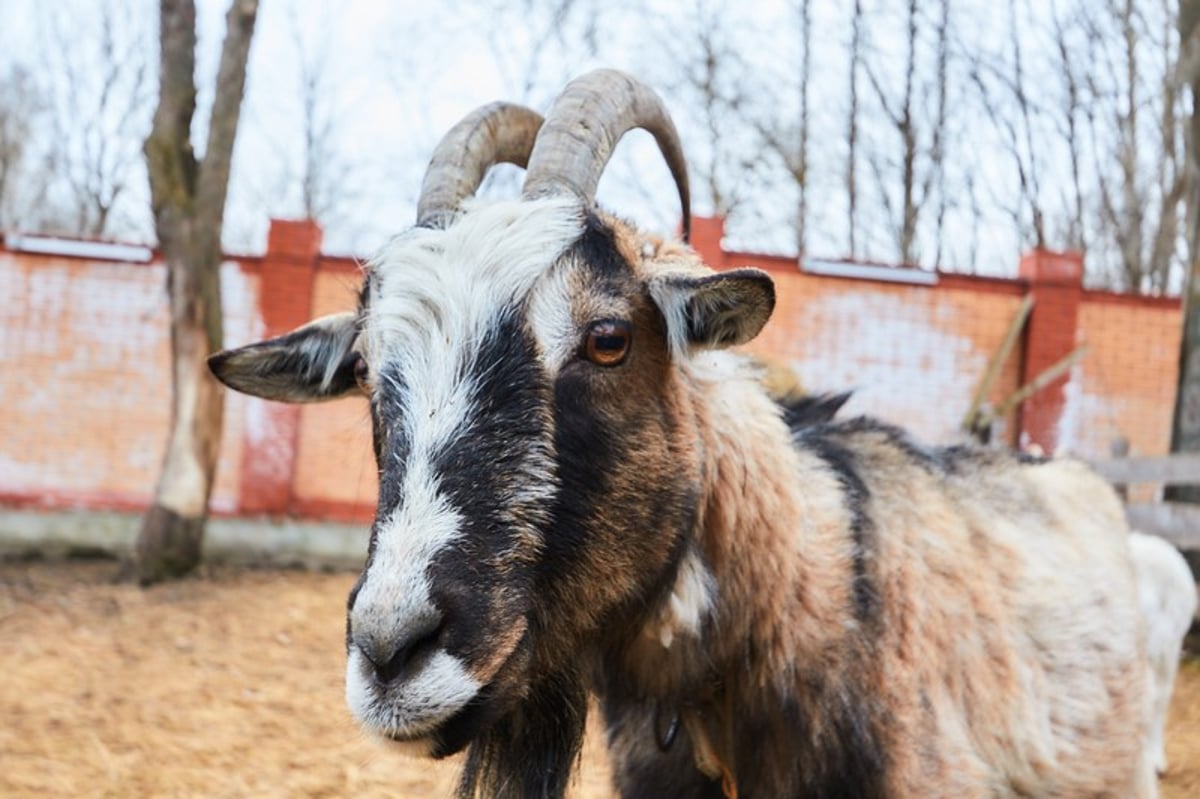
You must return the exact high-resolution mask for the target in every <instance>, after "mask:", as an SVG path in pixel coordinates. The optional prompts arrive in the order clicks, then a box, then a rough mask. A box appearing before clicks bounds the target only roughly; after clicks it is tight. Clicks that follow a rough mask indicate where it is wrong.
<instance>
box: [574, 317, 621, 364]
mask: <svg viewBox="0 0 1200 799" xmlns="http://www.w3.org/2000/svg"><path fill="white" fill-rule="evenodd" d="M630 337H631V331H630V329H629V323H628V322H622V321H619V320H607V321H604V322H593V323H592V326H591V327H589V328H588V332H587V338H586V339H585V341H584V346H583V351H584V355H585V356H587V359H588V360H589V361H591V362H592V363H594V364H596V365H597V366H617V365H619V364H620V363H622V362H623V361H624V360H625V356H626V355H628V354H629V340H630Z"/></svg>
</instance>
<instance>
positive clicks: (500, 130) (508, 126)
mask: <svg viewBox="0 0 1200 799" xmlns="http://www.w3.org/2000/svg"><path fill="white" fill-rule="evenodd" d="M541 126H542V115H541V114H539V113H538V112H536V111H534V110H532V109H529V108H526V107H525V106H522V105H514V104H512V103H489V104H488V105H485V106H481V107H480V108H477V109H475V110H474V111H472V112H471V113H470V114H468V115H467V116H466V117H464V118H463V119H462V120H461V121H460V122H459V123H458V124H457V125H455V126H454V127H452V128H450V130H449V132H448V133H446V135H445V136H443V137H442V140H441V141H440V142H439V143H438V146H437V148H436V149H435V150H434V151H433V158H431V159H430V161H429V168H428V169H426V170H425V179H424V180H422V181H421V198H420V199H419V200H417V225H418V227H438V228H441V227H446V226H447V225H448V224H450V220H452V219H453V218H454V215H455V214H456V213H458V207H459V204H460V203H461V202H462V201H463V200H464V199H466V198H467V197H470V196H471V195H473V194H474V193H475V191H476V189H478V188H479V184H480V183H482V182H483V176H484V175H485V174H487V171H488V170H489V169H490V168H492V167H493V166H495V165H496V164H499V163H501V162H505V163H510V164H516V165H517V166H520V167H523V166H525V164H526V163H527V162H528V161H529V153H530V151H531V150H532V149H533V143H534V140H535V139H536V138H537V133H538V129H539V128H541Z"/></svg>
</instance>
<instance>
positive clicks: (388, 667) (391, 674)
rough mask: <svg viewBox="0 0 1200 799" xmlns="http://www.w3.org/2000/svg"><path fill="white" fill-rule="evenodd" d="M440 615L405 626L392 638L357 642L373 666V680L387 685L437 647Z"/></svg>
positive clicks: (440, 621) (440, 631) (440, 633)
mask: <svg viewBox="0 0 1200 799" xmlns="http://www.w3.org/2000/svg"><path fill="white" fill-rule="evenodd" d="M444 626H445V625H444V623H443V620H442V618H441V616H440V615H439V616H437V617H433V618H430V619H428V620H427V621H425V622H423V623H420V624H417V625H414V626H412V627H409V628H407V629H405V630H404V631H403V632H402V633H401V634H400V635H399V636H398V637H397V639H396V640H395V641H391V642H382V641H380V642H378V643H377V644H376V645H374V646H371V645H363V644H361V643H360V644H359V649H360V650H361V651H362V653H363V656H364V657H365V658H366V659H367V660H368V661H369V662H370V663H371V666H372V668H373V669H374V676H375V681H376V682H378V683H379V684H380V685H388V684H390V683H392V682H395V681H396V680H397V679H399V678H400V677H402V676H404V674H405V672H408V671H411V670H412V667H414V666H417V665H420V663H421V662H422V661H423V660H424V659H425V658H426V657H427V656H428V655H430V654H431V653H432V652H433V650H434V649H435V648H436V647H437V643H438V640H439V639H440V638H441V635H442V629H443V627H444Z"/></svg>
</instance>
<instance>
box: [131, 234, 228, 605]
mask: <svg viewBox="0 0 1200 799" xmlns="http://www.w3.org/2000/svg"><path fill="white" fill-rule="evenodd" d="M203 238H205V237H203V236H183V237H181V239H182V240H181V241H172V242H171V244H170V245H167V246H165V247H164V254H165V257H166V261H167V294H168V298H169V302H170V308H171V432H170V436H169V438H168V440H167V452H166V456H165V458H164V459H163V467H162V473H161V475H160V476H159V481H158V487H157V489H156V490H155V496H154V504H153V505H152V506H151V507H150V510H149V511H148V512H147V514H146V516H145V519H144V520H143V522H142V529H141V533H140V535H139V536H138V541H137V551H136V553H135V554H136V563H137V565H138V580H139V581H140V582H142V583H144V584H145V583H152V582H158V581H160V580H165V579H170V578H173V577H178V576H181V575H184V574H187V573H188V572H190V571H191V570H192V569H194V568H195V567H196V566H197V565H198V564H199V563H200V558H201V548H202V543H203V539H204V524H205V521H206V519H207V517H208V501H209V498H210V496H211V495H212V483H213V474H214V472H215V470H216V464H217V455H218V452H219V448H220V441H221V430H222V426H223V421H224V402H223V399H224V394H223V392H222V390H221V388H220V384H219V383H217V381H216V379H215V378H213V376H212V374H211V373H210V372H209V369H208V365H207V362H206V361H207V357H208V355H209V354H210V353H213V352H216V351H217V350H218V349H220V347H221V340H222V319H221V297H220V283H219V281H220V251H219V247H213V246H212V245H211V244H207V243H206V242H204V241H202V240H201V241H197V239H203Z"/></svg>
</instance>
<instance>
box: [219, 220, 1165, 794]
mask: <svg viewBox="0 0 1200 799" xmlns="http://www.w3.org/2000/svg"><path fill="white" fill-rule="evenodd" d="M368 282H369V286H368V289H367V290H366V291H364V295H363V307H362V308H361V309H360V312H359V314H358V317H357V319H342V320H340V321H338V320H330V321H327V322H325V323H322V324H320V325H314V326H311V327H310V328H307V329H306V330H307V332H301V333H300V334H293V337H292V338H287V337H284V338H283V339H281V340H279V341H277V342H275V343H268V344H265V345H258V346H257V347H250V348H244V349H242V350H240V351H238V352H237V353H233V354H230V353H226V354H223V355H219V356H217V357H216V358H214V360H213V366H214V369H215V370H216V371H217V373H218V375H219V376H220V377H221V378H222V379H223V380H226V381H227V382H229V383H230V384H231V385H234V386H236V387H239V388H241V389H243V390H247V391H251V392H258V393H262V394H265V395H267V396H275V397H284V398H288V399H295V398H297V397H304V396H307V397H308V398H314V399H315V398H320V397H322V396H325V395H326V394H325V393H323V392H326V391H327V387H328V386H343V385H350V384H352V382H353V381H352V380H348V379H347V377H346V374H347V373H348V372H353V373H354V374H355V375H359V376H360V378H361V379H360V380H359V383H360V384H361V385H362V386H363V390H364V391H365V392H366V393H368V395H369V396H370V398H371V411H372V420H373V427H374V431H375V446H376V454H377V458H378V461H379V469H380V498H379V510H378V512H377V517H376V522H375V525H374V527H373V530H372V538H371V546H370V552H369V554H368V558H367V564H366V567H365V569H364V573H363V576H362V578H361V579H360V581H359V583H358V585H357V586H356V587H355V589H354V591H353V592H352V594H351V597H350V601H349V609H348V623H347V650H348V653H349V658H348V666H347V699H348V701H349V703H350V706H351V709H352V711H353V712H354V713H355V715H356V716H357V717H358V718H359V720H360V722H361V723H362V724H363V725H364V726H365V727H367V728H368V729H370V730H373V731H375V732H376V733H378V734H381V735H384V736H387V737H390V738H393V739H396V740H398V741H401V742H404V743H405V744H406V745H409V746H417V747H420V748H422V749H423V750H424V751H427V752H429V753H431V754H433V755H435V756H444V755H447V754H450V753H452V752H455V751H459V750H461V749H463V748H467V749H468V753H467V760H466V767H465V769H464V773H463V779H462V784H461V788H460V792H461V793H462V794H463V795H465V796H470V795H476V794H483V795H487V796H498V797H528V796H561V795H562V794H563V792H564V790H565V787H566V784H567V781H568V777H569V774H570V772H571V769H572V767H573V766H574V764H575V762H576V759H577V754H578V751H579V744H580V741H581V738H582V734H583V728H584V718H585V716H586V713H587V701H586V697H587V692H588V691H589V690H591V691H594V692H595V693H596V694H597V695H598V696H599V698H600V701H601V704H602V707H603V710H604V713H605V716H606V720H607V723H608V736H609V741H610V745H611V750H612V754H613V762H614V770H615V779H616V782H617V785H618V788H619V789H620V791H621V793H622V795H623V796H625V797H659V796H671V797H716V796H720V795H721V793H722V791H723V788H722V785H721V781H720V780H718V779H714V777H721V778H724V780H725V782H726V783H727V785H726V788H729V789H730V790H732V789H733V788H734V786H736V790H737V791H738V792H739V794H740V795H741V796H743V797H812V798H813V799H817V798H818V797H819V798H821V799H828V798H829V797H848V798H849V797H854V798H855V799H872V798H873V797H911V798H912V799H918V798H919V799H931V798H936V797H948V798H950V799H961V797H977V796H991V797H1043V798H1045V799H1068V798H1070V797H1079V798H1080V799H1082V798H1083V797H1090V798H1092V799H1096V798H1098V797H1112V799H1118V798H1120V799H1127V798H1128V797H1136V798H1137V799H1145V798H1146V797H1151V796H1153V795H1154V793H1155V785H1154V773H1153V768H1152V765H1151V764H1150V762H1149V760H1148V759H1147V758H1146V757H1145V753H1144V747H1143V746H1142V743H1141V741H1140V733H1141V731H1142V730H1143V729H1145V725H1146V724H1147V723H1148V722H1147V719H1148V713H1149V700H1148V697H1147V696H1146V690H1147V687H1148V679H1147V676H1146V659H1145V652H1144V633H1143V629H1142V622H1141V619H1140V615H1139V612H1138V608H1137V603H1136V587H1135V581H1134V573H1133V566H1132V563H1131V556H1130V549H1129V546H1128V544H1127V541H1126V536H1127V533H1126V529H1125V525H1124V521H1123V515H1122V510H1121V507H1120V504H1119V502H1118V501H1117V498H1116V497H1115V495H1114V494H1113V492H1112V491H1111V490H1110V489H1109V487H1108V486H1107V485H1106V484H1105V483H1104V482H1103V481H1102V480H1100V479H1099V478H1098V477H1096V476H1095V475H1094V474H1092V473H1091V472H1090V471H1089V470H1088V469H1086V468H1085V467H1084V466H1082V465H1081V464H1079V463H1076V462H1072V461H1067V460H1054V461H1045V460H1039V459H1028V458H1020V457H1017V456H1013V455H1008V454H1003V453H998V452H993V451H986V450H981V449H976V448H971V447H950V448H944V449H928V448H925V447H922V446H920V445H918V444H916V443H914V442H913V441H912V440H910V439H909V438H908V437H907V436H906V435H905V434H904V433H903V432H901V431H899V430H897V429H895V428H893V427H890V426H887V425H884V424H881V423H879V422H875V421H872V420H868V419H861V418H857V419H850V420H847V421H831V417H832V415H833V413H834V411H836V410H837V408H838V407H839V406H840V404H841V402H842V401H843V400H842V399H841V398H838V397H834V398H828V399H825V400H821V401H817V402H815V403H809V404H807V405H805V404H804V403H798V402H794V401H788V400H781V401H776V400H775V399H773V398H772V397H771V395H770V394H769V393H768V391H767V388H766V387H765V386H764V383H763V380H762V377H763V374H762V370H761V368H757V367H756V366H755V364H753V363H752V362H750V361H748V360H747V359H746V358H744V357H740V356H737V355H733V354H730V353H728V352H723V351H721V349H722V348H724V347H726V346H728V345H730V344H740V343H744V342H745V341H747V340H749V339H751V338H752V337H753V336H754V335H756V334H757V333H758V331H759V330H760V329H761V327H762V325H763V324H764V323H765V322H766V320H767V317H768V316H769V314H770V312H771V309H772V307H773V302H774V293H773V287H772V284H771V282H770V280H769V278H768V277H767V276H766V275H765V274H764V273H762V272H758V271H756V270H733V271H729V272H723V273H714V272H712V271H711V270H709V269H707V268H706V267H704V266H703V264H701V263H700V261H699V259H698V258H696V256H695V254H694V253H693V252H692V251H691V250H690V249H688V248H686V247H683V246H680V245H673V244H664V243H663V242H661V241H658V240H655V239H650V238H647V237H645V236H643V235H642V234H640V233H638V232H637V231H636V230H635V229H634V228H632V227H631V226H629V225H628V224H626V223H624V222H621V221H619V220H615V219H613V218H611V217H608V216H606V215H603V214H599V213H597V212H595V211H594V210H591V209H588V208H584V209H581V208H579V207H578V205H576V204H573V203H572V202H570V201H563V200H562V199H552V200H531V201H523V202H521V203H496V204H492V205H470V204H469V205H468V207H467V209H466V210H465V211H464V212H463V214H462V215H461V217H460V218H459V219H458V220H457V221H456V222H455V223H454V224H453V225H451V226H450V227H448V228H447V229H445V230H428V231H426V230H422V231H415V232H411V233H410V234H407V235H406V236H402V237H399V238H398V239H397V240H396V241H395V242H394V243H393V244H392V245H391V247H390V248H389V250H388V252H387V253H386V254H385V255H384V256H383V257H382V258H381V259H379V260H378V261H377V262H376V263H374V264H373V265H372V266H371V268H370V270H369V272H368ZM350 329H353V330H355V331H357V332H356V334H355V336H353V337H352V336H349V335H347V333H346V331H348V330H350ZM597 331H600V332H597ZM297 335H299V336H300V338H296V337H295V336H297ZM355 337H356V342H357V343H355V344H354V345H353V346H352V347H351V349H349V350H346V348H345V347H343V348H342V350H337V348H336V347H335V346H334V344H335V343H336V342H345V341H348V340H349V339H350V338H355ZM314 341H315V342H316V343H314ZM318 344H319V346H318ZM592 345H595V346H597V347H604V348H607V349H608V350H609V351H615V352H618V353H619V354H620V356H621V358H620V360H618V361H615V362H613V361H609V362H607V363H605V364H597V362H596V361H594V360H592V359H591V358H590V355H589V347H591V346H592ZM356 353H357V354H356ZM318 357H319V358H326V359H328V360H329V361H330V363H333V371H332V372H330V363H325V364H312V363H308V361H311V360H312V359H314V358H318ZM364 359H365V360H364ZM334 362H335V363H334ZM356 363H359V364H365V365H367V366H368V367H369V368H368V369H366V370H363V369H359V368H358V367H357V366H356ZM317 367H320V368H317ZM281 373H295V374H296V378H295V380H296V383H298V384H299V385H297V386H287V387H285V388H281V387H280V386H281V384H285V383H286V382H287V381H286V379H285V378H283V377H282V376H281ZM330 374H332V375H333V378H332V379H325V380H324V381H323V382H322V383H321V385H319V386H318V385H313V382H314V378H313V375H330ZM789 422H790V424H789ZM676 718H678V719H682V720H683V724H682V728H681V731H680V732H679V734H678V735H676V736H674V737H675V740H674V741H671V738H672V736H671V735H670V734H667V733H665V732H664V730H668V729H670V728H673V727H674V726H675V725H674V724H673V723H672V722H673V720H674V719H676Z"/></svg>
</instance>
